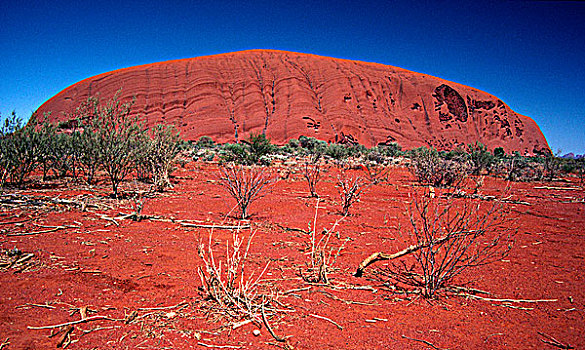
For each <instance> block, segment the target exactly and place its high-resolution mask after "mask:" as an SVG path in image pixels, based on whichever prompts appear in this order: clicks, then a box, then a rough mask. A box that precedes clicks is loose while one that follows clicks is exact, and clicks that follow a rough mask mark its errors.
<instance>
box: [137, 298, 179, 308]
mask: <svg viewBox="0 0 585 350" xmlns="http://www.w3.org/2000/svg"><path fill="white" fill-rule="evenodd" d="M185 304H187V301H186V300H183V301H181V302H180V303H178V304H176V305H172V306H161V307H139V308H138V310H141V311H143V310H169V309H174V308H177V307H179V306H183V305H185Z"/></svg>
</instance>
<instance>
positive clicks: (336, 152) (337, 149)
mask: <svg viewBox="0 0 585 350" xmlns="http://www.w3.org/2000/svg"><path fill="white" fill-rule="evenodd" d="M325 155H326V156H328V157H331V158H333V159H335V160H343V159H346V158H347V157H348V156H349V151H348V148H347V147H346V146H344V145H340V144H338V143H332V144H330V145H328V146H327V148H326V149H325Z"/></svg>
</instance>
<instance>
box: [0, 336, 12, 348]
mask: <svg viewBox="0 0 585 350" xmlns="http://www.w3.org/2000/svg"><path fill="white" fill-rule="evenodd" d="M9 340H10V338H6V340H5V341H3V342H2V344H0V350H2V349H4V347H5V346H8V345H10V341H9Z"/></svg>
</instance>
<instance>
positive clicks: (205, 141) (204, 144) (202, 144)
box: [195, 136, 215, 149]
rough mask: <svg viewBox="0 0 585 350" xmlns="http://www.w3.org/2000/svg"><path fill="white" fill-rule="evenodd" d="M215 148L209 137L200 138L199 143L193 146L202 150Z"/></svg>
mask: <svg viewBox="0 0 585 350" xmlns="http://www.w3.org/2000/svg"><path fill="white" fill-rule="evenodd" d="M213 147H215V142H214V141H213V139H212V138H211V137H209V136H201V137H200V138H199V141H197V143H196V144H195V148H197V149H202V148H213Z"/></svg>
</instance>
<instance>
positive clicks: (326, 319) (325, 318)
mask: <svg viewBox="0 0 585 350" xmlns="http://www.w3.org/2000/svg"><path fill="white" fill-rule="evenodd" d="M309 316H312V317H315V318H319V319H322V320H325V321H328V322H331V323H332V324H334V325H335V326H336V327H337V328H339V330H341V331H342V330H343V327H341V326H340V325H339V324H338V323H337V322H335V321H333V320H332V319H330V318H327V317H324V316H319V315H315V314H309Z"/></svg>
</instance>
